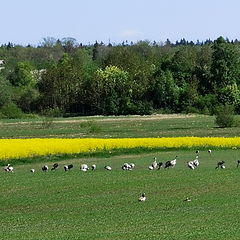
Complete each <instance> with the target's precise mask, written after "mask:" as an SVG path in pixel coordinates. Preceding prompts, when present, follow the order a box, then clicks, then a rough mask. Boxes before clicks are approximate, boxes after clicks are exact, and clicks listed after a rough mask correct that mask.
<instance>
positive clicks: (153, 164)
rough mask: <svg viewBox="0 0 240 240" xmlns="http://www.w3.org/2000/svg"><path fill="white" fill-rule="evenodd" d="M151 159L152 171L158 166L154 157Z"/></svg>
mask: <svg viewBox="0 0 240 240" xmlns="http://www.w3.org/2000/svg"><path fill="white" fill-rule="evenodd" d="M153 159H154V161H153V163H152V167H153V168H154V169H156V168H157V166H158V164H157V158H156V157H154V158H153Z"/></svg>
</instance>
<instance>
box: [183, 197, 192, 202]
mask: <svg viewBox="0 0 240 240" xmlns="http://www.w3.org/2000/svg"><path fill="white" fill-rule="evenodd" d="M183 201H184V202H191V201H192V200H191V199H190V198H189V197H187V198H186V199H184V200H183Z"/></svg>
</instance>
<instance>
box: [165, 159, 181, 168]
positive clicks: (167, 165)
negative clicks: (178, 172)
mask: <svg viewBox="0 0 240 240" xmlns="http://www.w3.org/2000/svg"><path fill="white" fill-rule="evenodd" d="M177 157H178V156H176V157H175V158H174V159H173V160H172V161H167V162H166V163H165V167H164V168H169V167H175V165H176V163H177Z"/></svg>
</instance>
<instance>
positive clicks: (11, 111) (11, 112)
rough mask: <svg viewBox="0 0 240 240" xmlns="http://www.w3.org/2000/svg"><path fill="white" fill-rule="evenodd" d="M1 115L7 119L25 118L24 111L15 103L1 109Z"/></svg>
mask: <svg viewBox="0 0 240 240" xmlns="http://www.w3.org/2000/svg"><path fill="white" fill-rule="evenodd" d="M1 114H2V116H5V118H12V119H13V118H22V117H23V116H24V114H23V112H22V110H21V109H20V108H19V107H18V106H17V105H16V104H14V103H9V104H7V105H4V106H3V107H2V108H1Z"/></svg>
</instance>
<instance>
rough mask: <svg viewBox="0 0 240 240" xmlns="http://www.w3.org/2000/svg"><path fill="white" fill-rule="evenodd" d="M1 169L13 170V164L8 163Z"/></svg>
mask: <svg viewBox="0 0 240 240" xmlns="http://www.w3.org/2000/svg"><path fill="white" fill-rule="evenodd" d="M3 169H4V171H5V172H13V166H11V165H10V164H9V163H8V164H7V166H5V167H4V168H3Z"/></svg>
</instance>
